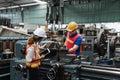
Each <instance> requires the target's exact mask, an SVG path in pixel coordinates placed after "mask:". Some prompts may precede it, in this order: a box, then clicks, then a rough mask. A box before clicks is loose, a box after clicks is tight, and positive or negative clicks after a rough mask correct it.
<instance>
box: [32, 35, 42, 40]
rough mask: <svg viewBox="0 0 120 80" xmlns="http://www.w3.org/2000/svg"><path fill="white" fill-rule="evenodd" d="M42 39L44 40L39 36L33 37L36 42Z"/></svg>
mask: <svg viewBox="0 0 120 80" xmlns="http://www.w3.org/2000/svg"><path fill="white" fill-rule="evenodd" d="M41 39H43V38H42V37H39V36H37V35H33V40H34V41H39V40H41Z"/></svg>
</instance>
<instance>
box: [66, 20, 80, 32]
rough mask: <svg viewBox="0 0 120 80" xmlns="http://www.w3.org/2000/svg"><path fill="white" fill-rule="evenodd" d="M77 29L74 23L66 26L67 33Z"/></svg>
mask: <svg viewBox="0 0 120 80" xmlns="http://www.w3.org/2000/svg"><path fill="white" fill-rule="evenodd" d="M77 28H78V25H77V23H76V22H70V23H69V24H68V25H67V28H66V29H67V31H73V30H75V29H77Z"/></svg>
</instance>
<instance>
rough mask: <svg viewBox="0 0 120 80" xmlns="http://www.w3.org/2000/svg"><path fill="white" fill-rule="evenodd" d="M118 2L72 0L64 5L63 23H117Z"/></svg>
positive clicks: (119, 3)
mask: <svg viewBox="0 0 120 80" xmlns="http://www.w3.org/2000/svg"><path fill="white" fill-rule="evenodd" d="M119 15H120V0H72V2H71V3H69V2H66V3H65V4H64V23H68V22H70V21H76V22H78V23H96V22H99V23H101V22H119V21H120V16H119Z"/></svg>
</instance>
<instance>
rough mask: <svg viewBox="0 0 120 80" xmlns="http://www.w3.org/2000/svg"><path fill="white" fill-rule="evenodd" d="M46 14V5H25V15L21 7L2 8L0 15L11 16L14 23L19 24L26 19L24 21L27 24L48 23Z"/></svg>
mask: <svg viewBox="0 0 120 80" xmlns="http://www.w3.org/2000/svg"><path fill="white" fill-rule="evenodd" d="M45 16H46V5H34V6H27V7H24V9H23V15H22V13H21V8H13V9H4V10H0V17H2V18H3V17H7V18H10V19H11V23H12V24H19V23H21V22H23V21H24V22H23V23H25V24H35V25H37V24H41V25H44V24H46V23H47V22H46V17H45ZM22 17H23V20H22Z"/></svg>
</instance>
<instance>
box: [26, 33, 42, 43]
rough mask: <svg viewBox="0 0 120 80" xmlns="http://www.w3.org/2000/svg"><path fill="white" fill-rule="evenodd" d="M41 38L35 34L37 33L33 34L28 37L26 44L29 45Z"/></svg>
mask: <svg viewBox="0 0 120 80" xmlns="http://www.w3.org/2000/svg"><path fill="white" fill-rule="evenodd" d="M42 39H43V38H42V37H39V36H37V35H33V36H32V37H30V38H29V39H28V44H29V45H32V44H34V42H37V41H40V40H42Z"/></svg>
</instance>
